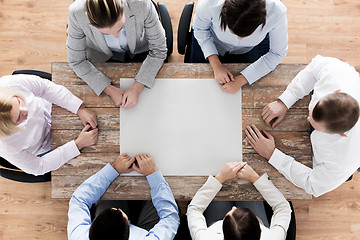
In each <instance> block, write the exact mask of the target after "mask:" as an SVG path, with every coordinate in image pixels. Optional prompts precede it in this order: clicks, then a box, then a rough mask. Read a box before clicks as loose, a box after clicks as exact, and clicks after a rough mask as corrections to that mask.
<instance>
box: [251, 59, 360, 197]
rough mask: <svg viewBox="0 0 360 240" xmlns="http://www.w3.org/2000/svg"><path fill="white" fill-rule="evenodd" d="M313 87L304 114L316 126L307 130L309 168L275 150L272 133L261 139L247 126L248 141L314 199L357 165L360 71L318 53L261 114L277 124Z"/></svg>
mask: <svg viewBox="0 0 360 240" xmlns="http://www.w3.org/2000/svg"><path fill="white" fill-rule="evenodd" d="M312 90H313V94H312V97H311V101H310V104H309V116H308V118H307V120H308V121H309V122H310V124H311V126H312V127H313V129H315V130H314V131H313V132H312V133H311V134H310V141H311V145H312V151H313V167H312V168H309V167H307V166H305V165H304V164H301V163H300V162H297V161H296V160H295V159H294V158H293V157H291V156H288V155H286V154H284V153H282V152H281V151H280V150H278V149H277V148H275V141H274V138H273V136H272V135H270V134H269V133H268V132H267V131H265V130H264V133H265V136H266V137H264V136H263V135H262V134H261V132H260V131H259V130H258V129H257V128H256V126H255V125H253V126H252V127H250V126H248V127H247V129H246V139H247V141H248V142H249V143H250V144H251V146H253V148H254V149H255V150H256V151H257V152H258V153H259V154H260V155H261V156H263V157H264V158H266V159H267V160H269V163H270V164H271V165H273V166H274V167H275V168H276V169H277V170H279V172H280V173H282V174H283V175H284V176H285V177H286V178H287V179H288V180H289V181H290V182H292V183H293V184H294V185H296V186H297V187H299V188H302V189H304V190H305V191H306V192H308V193H309V194H312V195H314V196H315V197H318V196H320V195H322V194H324V193H327V192H329V191H332V190H334V189H335V188H337V187H339V186H340V185H341V184H342V183H344V182H345V181H346V180H347V179H349V177H350V176H351V175H352V174H353V173H354V172H355V171H356V170H357V169H358V168H359V167H360V158H359V155H360V148H359V142H360V121H358V119H359V102H360V77H359V73H357V72H356V71H355V69H354V68H353V67H351V66H350V65H349V64H347V63H345V62H342V61H340V60H338V59H336V58H330V57H322V56H320V55H318V56H316V57H315V58H313V60H312V61H311V63H310V64H309V65H308V66H307V67H306V68H305V69H304V70H302V71H300V72H299V73H298V74H297V76H296V77H295V78H294V79H293V80H292V82H291V83H290V84H289V86H288V87H287V88H286V90H285V92H284V93H283V94H281V95H280V96H279V98H278V99H277V100H276V101H274V102H272V103H269V104H268V105H266V106H265V107H264V109H263V110H262V118H263V119H264V121H265V123H266V124H267V125H269V126H272V127H275V126H276V125H277V124H278V123H280V122H281V121H282V120H283V119H284V117H285V115H286V112H287V110H288V109H289V108H290V107H291V106H292V105H293V104H294V103H295V102H296V101H298V100H299V99H302V98H303V97H304V96H306V95H308V94H309V93H310V92H311V91H312Z"/></svg>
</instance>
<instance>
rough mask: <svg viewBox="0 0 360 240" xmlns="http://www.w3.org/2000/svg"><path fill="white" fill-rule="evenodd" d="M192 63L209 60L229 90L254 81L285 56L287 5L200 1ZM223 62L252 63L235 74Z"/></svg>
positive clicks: (262, 0) (268, 0)
mask: <svg viewBox="0 0 360 240" xmlns="http://www.w3.org/2000/svg"><path fill="white" fill-rule="evenodd" d="M193 29H194V37H193V39H192V46H191V51H190V62H206V60H205V59H207V60H208V61H209V63H210V65H211V67H212V69H213V70H214V77H215V80H216V81H217V83H218V84H220V85H221V86H222V89H223V90H224V91H225V92H229V93H235V92H237V91H238V90H239V89H240V88H241V87H242V86H243V85H245V84H247V83H248V84H253V83H254V82H255V81H257V80H258V79H260V78H262V77H263V76H265V75H266V74H268V73H269V72H271V71H272V70H274V69H275V67H276V66H277V65H278V64H279V63H280V62H281V61H282V60H283V59H284V57H285V55H286V52H287V48H288V32H287V19H286V7H285V6H284V4H283V3H282V2H281V1H280V0H199V1H198V3H197V6H196V10H195V16H194V21H193ZM222 63H252V64H250V65H249V66H248V67H247V68H245V69H244V70H243V71H241V73H240V74H238V75H233V74H232V73H231V72H230V71H229V70H228V69H227V68H226V67H225V66H223V65H222Z"/></svg>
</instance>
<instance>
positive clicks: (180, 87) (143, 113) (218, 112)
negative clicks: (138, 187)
mask: <svg viewBox="0 0 360 240" xmlns="http://www.w3.org/2000/svg"><path fill="white" fill-rule="evenodd" d="M133 83H134V80H133V79H121V80H120V87H121V88H122V89H124V90H126V89H128V88H129V87H130V86H131V85H132V84H133ZM241 134H242V118H241V92H240V91H239V92H237V93H236V94H230V93H225V92H224V91H222V90H221V88H220V86H219V85H218V84H217V83H216V81H215V80H214V79H156V80H155V84H154V86H153V88H152V89H148V88H144V89H143V91H142V92H141V93H140V95H139V99H138V104H137V105H136V106H135V107H133V108H131V109H122V108H121V109H120V152H121V153H127V154H128V155H129V156H134V155H136V154H138V153H149V154H150V155H151V156H152V157H153V159H154V161H155V164H156V167H157V169H158V170H161V171H162V173H163V174H164V175H178V176H185V175H186V176H195V175H197V176H207V175H209V174H211V175H215V174H216V173H217V172H218V171H219V170H220V169H221V168H222V166H223V165H224V164H225V163H226V162H232V161H241V160H242V136H241ZM134 173H135V172H132V173H130V174H129V175H133V174H134ZM135 174H136V173H135Z"/></svg>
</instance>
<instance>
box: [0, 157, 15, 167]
mask: <svg viewBox="0 0 360 240" xmlns="http://www.w3.org/2000/svg"><path fill="white" fill-rule="evenodd" d="M0 166H2V167H4V168H10V169H16V170H20V169H19V168H18V167H16V166H14V165H12V164H11V163H9V162H8V161H6V160H5V159H4V158H2V157H0Z"/></svg>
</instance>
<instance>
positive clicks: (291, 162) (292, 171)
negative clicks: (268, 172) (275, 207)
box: [269, 149, 326, 196]
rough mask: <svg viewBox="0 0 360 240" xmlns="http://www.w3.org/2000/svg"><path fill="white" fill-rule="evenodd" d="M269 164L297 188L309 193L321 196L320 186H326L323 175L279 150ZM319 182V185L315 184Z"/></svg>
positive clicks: (276, 150)
mask: <svg viewBox="0 0 360 240" xmlns="http://www.w3.org/2000/svg"><path fill="white" fill-rule="evenodd" d="M269 163H270V164H271V165H273V166H274V167H275V168H276V169H277V170H278V171H279V172H280V173H281V174H283V175H284V176H285V178H286V179H288V180H289V181H290V182H291V183H293V184H294V185H295V186H297V187H299V188H302V189H304V190H305V191H306V192H307V193H309V194H312V195H314V196H319V192H318V190H317V189H318V187H317V186H316V185H318V184H319V183H321V182H322V184H321V185H324V184H325V185H326V183H325V181H326V180H325V179H324V177H325V176H323V178H322V176H321V174H320V175H319V174H318V173H314V172H313V169H311V168H309V167H307V166H305V165H304V164H301V163H300V162H298V161H296V160H295V159H294V158H293V157H291V156H288V155H286V154H284V153H282V152H281V151H279V150H278V149H275V151H274V153H273V154H272V156H271V158H270V160H269ZM316 182H318V183H317V184H315V183H316Z"/></svg>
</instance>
